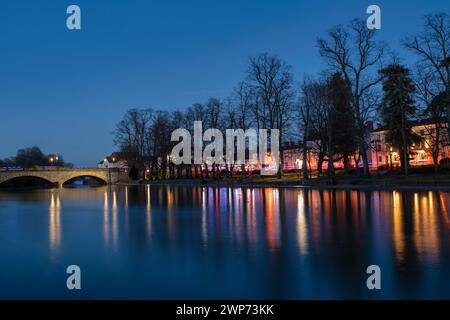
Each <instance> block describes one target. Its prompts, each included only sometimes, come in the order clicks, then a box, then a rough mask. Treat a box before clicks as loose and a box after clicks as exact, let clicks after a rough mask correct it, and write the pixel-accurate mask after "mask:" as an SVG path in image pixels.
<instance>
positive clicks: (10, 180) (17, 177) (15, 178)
mask: <svg viewBox="0 0 450 320" xmlns="http://www.w3.org/2000/svg"><path fill="white" fill-rule="evenodd" d="M25 179H34V180H35V181H42V182H44V183H46V184H48V185H54V184H56V182H55V181H52V180H50V179H47V178H46V177H42V176H40V175H36V174H29V175H11V176H8V177H6V178H4V179H1V180H0V186H2V185H5V184H8V183H14V182H15V181H17V182H20V180H25Z"/></svg>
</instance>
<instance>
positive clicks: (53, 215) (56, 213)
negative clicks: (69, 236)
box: [49, 190, 61, 252]
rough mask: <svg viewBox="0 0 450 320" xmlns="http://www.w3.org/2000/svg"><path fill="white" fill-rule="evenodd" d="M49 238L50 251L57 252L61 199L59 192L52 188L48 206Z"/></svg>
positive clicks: (59, 235) (59, 233)
mask: <svg viewBox="0 0 450 320" xmlns="http://www.w3.org/2000/svg"><path fill="white" fill-rule="evenodd" d="M49 239H50V247H51V248H52V251H54V252H57V250H58V248H59V244H60V242H61V201H60V198H59V192H58V191H53V190H52V193H51V197H50V207H49Z"/></svg>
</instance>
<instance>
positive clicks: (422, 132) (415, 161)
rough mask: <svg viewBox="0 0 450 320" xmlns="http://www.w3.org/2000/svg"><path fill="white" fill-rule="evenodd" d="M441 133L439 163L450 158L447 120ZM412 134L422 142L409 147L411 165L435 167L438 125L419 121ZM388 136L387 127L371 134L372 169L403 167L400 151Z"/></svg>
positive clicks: (442, 126)
mask: <svg viewBox="0 0 450 320" xmlns="http://www.w3.org/2000/svg"><path fill="white" fill-rule="evenodd" d="M439 131H440V132H439V156H438V162H439V161H441V160H442V159H444V158H449V157H450V145H449V143H448V134H447V122H446V121H445V119H443V120H442V122H441V124H440V130H439ZM412 132H413V133H415V134H416V135H417V136H418V137H420V141H419V142H418V143H414V144H412V145H411V146H409V148H410V150H409V154H410V161H409V163H410V165H411V166H424V165H433V156H432V155H433V150H434V145H435V141H436V132H437V130H436V125H435V124H434V123H433V122H432V121H430V120H422V121H417V122H415V123H414V124H413V126H412ZM387 134H388V130H387V128H385V127H380V128H378V129H376V130H373V131H372V132H371V133H370V140H371V152H370V157H369V159H370V162H371V167H375V168H377V167H379V166H384V167H399V166H400V165H401V163H400V155H399V150H397V149H396V148H394V147H392V146H390V145H389V143H387V142H386V137H387Z"/></svg>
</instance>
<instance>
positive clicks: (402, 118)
mask: <svg viewBox="0 0 450 320" xmlns="http://www.w3.org/2000/svg"><path fill="white" fill-rule="evenodd" d="M401 44H402V47H403V48H404V49H405V50H407V51H409V52H412V53H414V54H415V56H416V57H417V61H416V62H415V63H414V64H413V65H411V66H407V65H405V64H404V63H402V62H401V60H400V59H399V58H398V55H397V54H395V53H393V52H392V51H391V50H390V49H389V48H388V47H387V45H386V44H384V43H383V42H381V41H379V40H378V39H377V31H376V30H369V29H368V28H367V26H366V22H365V21H363V20H357V19H355V20H352V21H350V22H349V23H347V24H346V25H338V26H335V27H333V28H332V29H330V30H329V31H328V32H327V34H326V35H324V36H323V37H319V38H318V39H317V49H318V53H319V55H320V56H321V57H322V59H323V61H324V63H325V64H326V68H324V70H322V71H321V72H320V73H318V74H317V75H313V76H305V77H304V79H303V81H302V82H301V83H300V84H297V83H295V81H294V75H293V71H292V67H291V66H290V65H289V64H288V63H287V62H285V61H284V60H282V59H281V58H279V57H278V56H275V55H270V54H268V53H263V54H259V55H256V56H253V57H250V58H249V61H248V67H247V70H246V75H245V78H244V79H243V80H242V81H241V82H239V83H238V84H237V86H236V87H235V88H234V89H233V90H232V92H231V94H230V95H229V96H228V97H226V98H224V99H219V98H215V97H211V98H209V99H208V100H207V101H205V102H203V103H194V104H193V105H191V106H189V107H187V108H186V109H184V110H175V111H162V110H154V109H131V110H129V111H128V112H127V113H126V114H125V115H124V117H123V119H122V120H121V121H120V122H119V123H118V124H117V125H116V128H115V130H114V142H115V145H116V146H117V147H118V148H119V149H120V150H121V151H122V152H124V154H127V155H128V157H129V159H128V160H133V161H135V163H137V164H139V165H141V166H142V167H143V165H144V164H147V166H148V167H149V168H150V169H149V171H150V175H151V177H154V178H164V177H168V176H170V177H181V175H182V174H183V173H184V174H185V175H188V176H190V177H192V176H196V177H200V176H203V175H204V173H203V172H202V170H201V169H200V168H199V167H198V166H195V165H189V164H186V165H184V166H174V165H173V164H172V163H171V161H170V158H169V157H168V156H169V154H170V151H171V149H172V147H173V145H174V143H173V142H171V141H170V136H171V132H172V131H173V130H175V129H177V128H186V129H188V130H191V131H192V129H193V122H194V121H202V122H203V128H204V129H205V130H206V129H208V128H217V129H220V130H222V131H224V130H225V129H237V128H241V129H243V130H246V129H249V128H255V129H257V130H258V129H278V130H280V141H281V142H287V141H298V142H299V147H300V149H301V150H302V154H303V156H302V157H303V167H302V171H303V176H304V178H308V177H309V175H310V173H309V172H308V165H307V163H308V153H311V152H314V153H315V154H316V155H317V159H318V169H319V171H321V168H322V164H323V163H324V162H325V161H326V162H327V163H328V168H327V172H328V175H329V176H330V179H331V181H332V182H334V179H335V169H334V163H335V162H336V161H342V162H343V164H344V167H349V166H350V162H353V163H355V164H356V166H355V167H356V173H357V174H358V175H364V176H366V175H369V174H370V173H369V162H370V159H369V156H368V153H369V151H370V149H371V148H373V145H372V143H371V141H370V135H369V133H370V132H369V131H370V127H369V123H370V121H376V122H378V123H379V124H380V125H381V126H383V127H385V128H386V130H387V132H388V134H387V136H386V142H387V143H388V144H389V145H390V146H392V147H393V148H395V149H397V150H398V151H399V155H400V158H401V165H402V167H403V168H404V170H405V174H408V166H409V159H410V155H411V152H413V151H412V150H411V146H412V145H413V144H414V143H416V142H417V140H418V139H419V137H418V136H416V135H415V134H414V133H413V132H412V126H413V124H414V123H415V122H416V121H418V120H423V119H429V120H430V121H431V124H432V126H431V127H432V128H433V129H432V130H431V129H430V132H429V137H430V139H426V143H427V144H428V149H429V150H431V151H430V152H431V155H432V158H433V161H434V167H435V170H436V172H437V170H438V163H437V161H438V158H439V154H440V150H441V148H442V147H443V146H445V145H448V141H449V140H450V126H449V124H450V17H449V15H447V14H445V13H437V14H430V15H426V16H425V17H424V26H423V31H422V32H421V33H419V34H417V35H411V36H406V37H405V38H404V39H402V40H401ZM427 130H428V129H427ZM311 141H314V144H311V143H310V142H311ZM280 145H282V144H281V143H280ZM281 152H282V150H281ZM280 158H281V159H280V160H281V164H280V166H279V170H278V177H281V175H282V166H283V163H282V161H283V155H282V154H281V157H280ZM329 160H330V161H329ZM205 168H206V175H207V176H210V175H213V176H217V175H218V174H219V168H218V166H216V165H211V167H210V168H208V165H207V164H205ZM232 168H233V164H227V170H226V171H227V172H228V173H229V174H232V172H233V170H230V169H232ZM360 168H361V169H360ZM360 171H361V172H360Z"/></svg>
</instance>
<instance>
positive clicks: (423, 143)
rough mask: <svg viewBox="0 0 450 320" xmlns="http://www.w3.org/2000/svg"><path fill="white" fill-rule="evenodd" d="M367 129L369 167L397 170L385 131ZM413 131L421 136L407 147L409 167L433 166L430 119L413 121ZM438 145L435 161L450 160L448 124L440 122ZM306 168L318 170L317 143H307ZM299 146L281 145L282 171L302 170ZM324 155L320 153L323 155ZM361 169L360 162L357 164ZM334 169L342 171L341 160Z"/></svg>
mask: <svg viewBox="0 0 450 320" xmlns="http://www.w3.org/2000/svg"><path fill="white" fill-rule="evenodd" d="M368 128H369V130H370V132H369V134H368V136H369V139H370V140H369V141H368V143H369V144H370V148H369V150H368V158H369V165H370V167H371V168H374V169H375V168H377V167H399V166H400V165H401V163H400V155H399V153H398V150H396V148H394V147H392V146H390V145H389V144H388V143H387V142H386V136H387V134H388V130H387V129H386V128H383V127H380V128H378V129H375V130H374V129H373V127H372V124H371V123H370V124H369V123H368ZM412 131H413V132H414V133H415V134H416V135H417V136H418V137H420V142H418V143H416V144H413V145H411V146H410V152H409V153H410V165H411V166H425V165H433V157H432V151H433V147H434V141H435V140H436V139H435V138H436V128H435V124H433V123H432V122H431V121H430V120H424V121H420V122H416V123H415V124H414V125H413V127H412ZM439 140H440V144H439V149H440V151H439V157H438V161H441V160H442V159H448V158H450V145H449V142H448V134H447V123H446V121H445V120H444V119H443V121H442V122H441V126H440V139H439ZM307 149H308V151H307V167H308V169H309V170H317V169H318V167H319V166H320V162H321V161H320V160H319V154H320V153H321V143H320V141H309V142H308V143H307ZM302 150H303V148H302V146H301V144H299V143H292V142H289V143H286V144H284V145H283V169H284V170H293V169H301V168H302V165H303V155H302ZM322 153H323V152H322ZM348 160H349V165H350V167H353V168H354V167H355V160H354V157H353V156H351V157H350V158H349V159H348ZM360 166H362V161H361V162H360ZM327 167H328V162H327V161H326V155H325V159H323V160H322V169H323V170H326V169H327ZM334 167H335V168H344V164H343V161H336V162H335V163H334Z"/></svg>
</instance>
